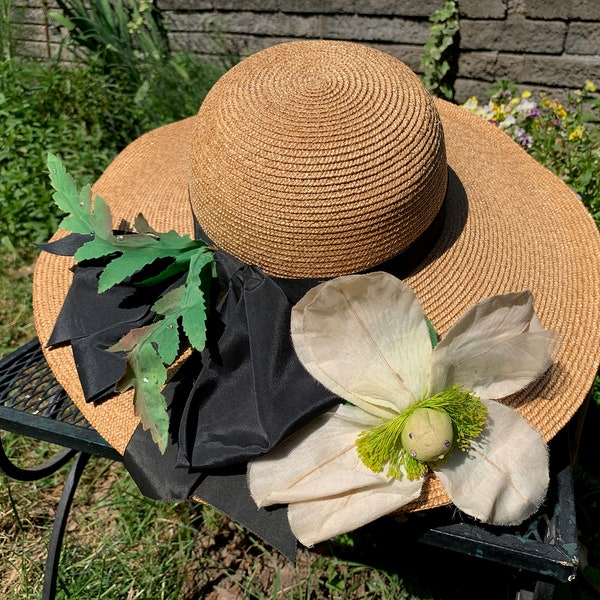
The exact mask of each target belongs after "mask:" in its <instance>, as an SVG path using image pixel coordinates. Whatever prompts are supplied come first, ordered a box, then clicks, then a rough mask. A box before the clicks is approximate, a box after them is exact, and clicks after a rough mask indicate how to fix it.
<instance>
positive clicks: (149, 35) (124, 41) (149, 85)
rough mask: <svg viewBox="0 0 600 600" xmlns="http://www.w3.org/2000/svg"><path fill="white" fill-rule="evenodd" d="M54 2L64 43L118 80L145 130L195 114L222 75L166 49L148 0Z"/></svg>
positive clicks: (150, 1)
mask: <svg viewBox="0 0 600 600" xmlns="http://www.w3.org/2000/svg"><path fill="white" fill-rule="evenodd" d="M57 1H58V5H59V6H60V8H61V9H62V13H52V15H51V16H52V17H53V18H54V20H55V21H57V22H58V23H59V24H60V25H62V26H63V27H65V29H66V30H67V32H68V36H67V38H66V40H65V44H66V45H67V46H68V48H69V49H70V50H71V52H72V53H73V54H75V55H76V56H78V57H79V58H80V60H81V61H82V62H85V63H90V62H94V63H96V64H98V65H101V68H102V69H103V70H104V72H106V73H110V74H112V75H115V74H116V76H118V77H119V78H120V83H121V86H122V88H121V89H122V90H123V91H124V92H128V93H130V94H131V96H132V98H133V99H134V101H135V104H136V105H137V106H138V107H139V108H140V110H142V111H143V113H144V115H145V122H144V126H145V129H154V128H155V127H158V126H159V125H163V124H164V123H170V122H172V121H176V120H179V119H182V118H184V117H188V116H190V115H193V114H195V113H196V112H197V111H198V108H199V106H200V104H201V102H202V100H203V98H204V96H205V95H206V93H207V92H208V90H209V89H210V88H211V87H212V86H213V84H214V83H215V82H216V81H217V79H218V78H219V77H220V76H221V75H222V74H223V69H222V68H219V67H217V66H214V65H209V64H205V63H200V62H198V61H197V60H195V59H194V58H192V57H191V56H190V55H189V54H185V53H182V52H180V53H176V54H172V53H171V52H170V49H169V40H168V37H167V34H166V31H165V29H164V27H163V26H162V22H161V19H160V13H159V12H158V10H156V8H155V7H154V6H153V2H152V0H139V1H137V0H111V1H109V0H93V1H91V2H87V1H86V2H83V1H82V0H57ZM213 35H214V37H215V38H217V36H218V35H219V34H218V33H217V32H216V31H215V32H214V34H213Z"/></svg>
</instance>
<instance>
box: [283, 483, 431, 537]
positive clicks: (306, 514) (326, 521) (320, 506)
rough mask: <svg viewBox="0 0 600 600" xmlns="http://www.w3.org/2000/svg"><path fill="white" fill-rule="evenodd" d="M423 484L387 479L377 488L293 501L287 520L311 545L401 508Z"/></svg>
mask: <svg viewBox="0 0 600 600" xmlns="http://www.w3.org/2000/svg"><path fill="white" fill-rule="evenodd" d="M422 483H423V481H422V480H419V481H409V480H408V479H403V480H387V482H386V483H385V484H382V485H380V486H378V487H376V488H366V489H364V490H359V491H356V492H354V493H352V494H345V495H342V496H336V497H333V498H326V499H324V500H316V501H312V502H297V503H295V504H290V506H289V508H288V520H289V522H290V526H291V528H292V531H293V532H294V535H295V536H296V537H297V538H298V540H300V542H301V543H302V544H304V545H305V546H312V545H313V544H316V543H318V542H322V541H324V540H327V539H329V538H330V537H333V536H335V535H340V534H341V533H346V532H348V531H353V530H354V529H357V528H358V527H362V526H363V525H366V524H367V523H370V522H371V521H374V520H375V519H379V518H380V517H383V516H385V515H388V514H390V513H392V512H394V511H396V510H398V509H399V508H401V507H402V506H404V505H406V504H408V503H409V502H411V501H412V500H415V499H416V498H418V497H419V495H420V493H421V486H422Z"/></svg>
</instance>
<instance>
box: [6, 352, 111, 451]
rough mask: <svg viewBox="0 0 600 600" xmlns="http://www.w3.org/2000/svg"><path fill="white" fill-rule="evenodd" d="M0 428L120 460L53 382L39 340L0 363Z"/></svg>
mask: <svg viewBox="0 0 600 600" xmlns="http://www.w3.org/2000/svg"><path fill="white" fill-rule="evenodd" d="M0 428H2V429H4V430H6V431H12V432H13V433H19V434H22V435H27V436H29V437H32V438H35V439H40V440H43V441H46V442H51V443H54V444H58V445H60V446H64V447H67V448H73V449H75V450H79V451H80V452H85V453H87V454H92V455H94V456H103V457H105V458H109V459H112V460H120V455H119V453H118V452H117V451H116V450H115V449H114V448H112V446H110V445H109V444H108V443H107V442H106V441H105V440H104V439H103V438H102V437H101V436H100V435H99V434H98V432H97V431H96V430H95V429H93V427H92V426H91V425H90V424H89V423H88V421H87V420H86V419H85V417H84V416H83V415H82V414H81V412H80V411H79V409H78V408H77V406H75V404H73V402H72V400H71V398H69V396H68V395H67V394H66V392H65V391H64V389H63V388H62V387H61V386H60V385H59V383H58V382H57V381H56V379H54V376H53V375H52V371H51V370H50V367H49V366H48V363H47V362H46V360H45V358H44V355H43V353H42V349H41V347H40V344H39V341H38V340H32V341H31V342H29V343H28V344H26V345H25V346H23V347H21V348H19V350H17V351H16V352H14V353H12V354H10V355H9V356H7V357H5V358H4V359H3V360H1V361H0Z"/></svg>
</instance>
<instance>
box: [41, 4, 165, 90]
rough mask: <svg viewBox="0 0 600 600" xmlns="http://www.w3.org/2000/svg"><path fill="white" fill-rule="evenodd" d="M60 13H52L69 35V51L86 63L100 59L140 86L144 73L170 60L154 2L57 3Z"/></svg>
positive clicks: (145, 76) (163, 31)
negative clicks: (90, 58) (87, 58)
mask: <svg viewBox="0 0 600 600" xmlns="http://www.w3.org/2000/svg"><path fill="white" fill-rule="evenodd" d="M57 3H58V5H59V7H60V8H61V10H62V13H56V12H54V13H51V17H52V18H54V19H55V20H56V21H57V22H58V23H59V24H60V25H62V26H64V27H65V29H66V30H67V32H68V38H67V43H68V44H69V45H70V47H71V50H72V51H73V52H74V53H75V54H76V55H79V56H80V58H83V59H85V56H86V51H87V52H89V53H91V54H93V55H96V56H100V57H101V59H102V62H103V63H104V64H105V65H106V66H107V67H109V68H121V69H125V70H126V71H127V73H128V76H129V78H130V80H131V81H132V82H135V83H136V84H138V85H140V84H141V83H142V82H143V81H144V80H145V79H146V78H147V75H146V73H145V71H146V70H148V69H150V68H151V66H152V65H153V64H155V63H163V62H165V61H166V60H167V58H168V56H169V42H168V38H167V34H166V32H165V30H164V28H163V27H162V24H161V21H160V14H159V13H158V11H157V10H156V9H155V8H154V6H153V0H140V1H139V2H138V1H137V0H114V1H112V2H110V1H109V0H92V1H91V2H84V1H83V0H57Z"/></svg>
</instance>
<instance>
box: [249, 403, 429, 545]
mask: <svg viewBox="0 0 600 600" xmlns="http://www.w3.org/2000/svg"><path fill="white" fill-rule="evenodd" d="M380 422H381V421H380V419H378V418H377V417H373V416H371V415H368V414H366V413H365V412H364V411H362V410H360V409H359V408H356V407H352V406H339V407H338V408H337V409H336V410H335V411H330V412H329V413H326V414H325V415H322V416H321V417H319V418H318V419H316V420H315V422H313V423H311V424H309V425H308V426H307V427H305V428H304V429H302V430H301V431H299V432H298V433H297V434H295V435H294V436H292V437H291V438H290V439H289V440H287V441H286V442H284V443H283V444H282V445H281V446H278V447H277V448H276V449H275V450H274V451H273V452H270V453H269V454H268V455H266V456H264V457H261V458H258V459H255V460H253V461H252V462H251V463H250V466H249V469H248V487H249V489H250V493H251V495H252V498H253V499H254V501H255V502H256V503H257V505H258V506H268V505H271V504H281V503H289V507H288V518H289V522H290V526H291V528H292V531H293V532H294V534H295V535H296V537H297V538H298V539H299V540H300V541H301V542H302V543H303V544H305V545H307V546H311V545H312V544H315V543H316V542H319V541H322V540H326V539H328V538H330V537H332V536H334V535H338V534H340V533H345V532H347V531H352V530H353V529H356V528H357V527H361V526H362V525H365V524H366V523H369V522H370V521H373V520H375V519H377V518H379V517H381V516H383V515H386V514H388V513H390V512H393V511H395V510H397V509H399V508H400V507H402V506H404V505H405V504H407V503H408V502H410V501H411V500H414V499H415V498H418V497H419V494H420V492H421V486H422V484H423V481H422V480H418V481H409V480H408V479H406V478H404V479H402V480H395V479H388V478H387V477H385V475H383V474H382V473H374V472H373V471H371V470H370V469H368V468H367V467H366V466H365V465H364V464H363V463H362V461H361V460H360V459H359V457H358V454H357V452H356V438H357V436H358V434H359V433H360V432H361V431H363V430H364V429H366V428H369V427H373V426H374V425H377V424H379V423H380Z"/></svg>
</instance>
